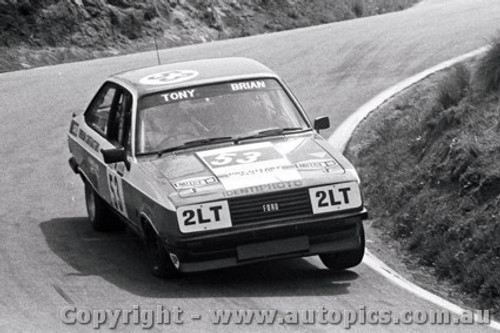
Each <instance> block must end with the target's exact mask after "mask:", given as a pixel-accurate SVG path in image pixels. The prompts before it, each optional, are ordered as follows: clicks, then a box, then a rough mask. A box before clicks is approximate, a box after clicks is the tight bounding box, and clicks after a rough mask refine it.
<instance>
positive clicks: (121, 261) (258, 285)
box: [40, 217, 358, 298]
mask: <svg viewBox="0 0 500 333" xmlns="http://www.w3.org/2000/svg"><path fill="white" fill-rule="evenodd" d="M40 228H41V230H42V232H43V234H44V236H45V239H46V240H47V243H48V245H49V247H50V249H51V250H52V252H53V253H55V254H56V255H57V256H58V257H60V258H61V259H62V260H64V261H65V262H66V263H68V264H69V265H70V266H71V267H72V268H74V269H75V270H76V272H74V273H70V274H68V275H71V276H75V275H76V276H92V275H95V276H100V277H102V278H103V279H105V280H107V281H109V282H110V283H112V284H114V285H116V286H118V287H119V288H122V289H124V290H127V291H129V292H131V293H133V294H135V295H140V296H144V297H152V298H206V297H245V296H252V297H255V296H263V297H274V296H280V297H286V296H320V295H322V296H324V295H340V294H348V293H349V287H350V285H351V281H354V280H356V279H357V278H358V275H357V274H356V273H355V272H353V271H343V272H332V271H330V270H328V269H326V268H324V269H320V268H318V267H316V266H315V265H313V264H311V263H309V262H308V261H306V260H304V259H300V258H299V259H287V260H276V261H269V262H261V263H256V264H249V265H243V266H238V267H232V268H226V269H220V270H213V271H206V272H198V273H190V274H183V275H181V276H179V277H176V278H173V279H170V280H161V279H158V278H156V277H154V276H152V275H151V273H150V271H149V268H148V267H147V265H146V253H145V251H144V248H143V244H142V241H141V240H140V238H139V237H137V236H136V235H135V234H134V233H133V232H131V231H129V230H127V231H124V232H118V233H98V232H95V231H93V230H92V229H91V228H90V225H89V223H88V220H87V218H86V217H70V218H57V219H52V220H50V221H46V222H43V223H41V224H40Z"/></svg>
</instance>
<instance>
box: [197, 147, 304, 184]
mask: <svg viewBox="0 0 500 333" xmlns="http://www.w3.org/2000/svg"><path fill="white" fill-rule="evenodd" d="M196 154H197V156H198V157H199V158H200V159H201V160H202V161H203V162H204V163H205V164H206V165H207V166H208V167H209V168H210V170H211V171H212V172H213V173H214V174H215V176H217V177H218V178H219V181H220V182H221V183H222V185H224V188H225V189H226V190H228V191H231V190H234V189H238V188H244V187H250V186H258V185H265V184H271V183H280V182H287V181H294V180H300V179H301V176H300V174H299V172H298V171H297V169H296V168H295V167H294V166H293V165H292V164H291V163H290V161H288V159H287V158H286V157H285V156H284V155H283V154H281V153H280V152H279V151H278V150H277V149H276V148H275V147H274V145H273V144H271V143H270V142H263V143H255V144H248V145H241V146H237V147H226V148H221V149H214V150H209V151H202V152H198V153H196Z"/></svg>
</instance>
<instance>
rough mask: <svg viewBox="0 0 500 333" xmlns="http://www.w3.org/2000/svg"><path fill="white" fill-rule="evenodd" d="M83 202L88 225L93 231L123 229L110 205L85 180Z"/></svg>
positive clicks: (123, 226) (123, 225)
mask: <svg viewBox="0 0 500 333" xmlns="http://www.w3.org/2000/svg"><path fill="white" fill-rule="evenodd" d="M85 203H86V206H87V214H88V216H89V221H90V225H91V226H92V229H94V230H95V231H118V230H123V229H125V224H123V223H122V222H121V221H120V220H119V219H118V217H117V216H116V215H115V214H114V213H113V211H112V210H111V207H109V205H108V204H107V203H106V202H105V201H104V200H103V199H102V198H101V197H100V196H99V195H98V194H97V193H96V192H95V191H94V189H93V188H92V186H90V184H89V183H87V182H85Z"/></svg>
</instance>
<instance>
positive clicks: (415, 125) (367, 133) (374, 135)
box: [347, 38, 500, 317]
mask: <svg viewBox="0 0 500 333" xmlns="http://www.w3.org/2000/svg"><path fill="white" fill-rule="evenodd" d="M499 93H500V38H498V39H497V40H495V41H494V42H493V43H492V48H491V49H490V50H489V51H488V52H487V53H486V54H485V55H484V56H482V57H481V58H479V59H476V60H474V61H472V62H469V63H465V64H459V65H457V66H455V67H453V68H450V69H448V70H447V71H444V72H440V73H437V74H435V75H433V76H431V77H430V78H428V79H426V80H424V81H422V82H421V83H419V84H417V85H416V86H414V87H411V88H409V89H408V90H406V91H404V92H402V93H401V94H399V95H397V96H396V97H395V98H393V99H391V100H390V101H388V102H387V103H386V104H384V105H383V106H382V107H381V108H380V109H379V110H377V111H376V112H375V113H374V114H372V115H370V116H369V117H368V119H367V120H366V121H364V122H363V123H362V124H361V126H360V127H359V128H358V129H357V130H356V133H355V135H354V137H353V139H352V141H351V143H350V145H349V148H348V150H347V155H348V157H349V158H351V160H352V161H353V163H354V164H355V165H356V166H357V168H358V171H359V172H360V177H361V179H362V182H363V183H364V186H363V189H364V196H365V198H366V199H367V201H368V206H369V210H370V212H371V215H372V217H373V218H374V219H375V222H374V226H377V227H378V228H380V229H381V230H383V232H384V233H385V234H386V236H388V237H390V238H391V239H395V240H397V242H398V243H401V244H402V245H403V254H402V256H405V255H408V257H407V258H408V260H409V261H410V262H413V263H416V264H418V265H423V266H426V267H428V268H429V269H430V272H431V273H433V274H434V275H435V276H436V277H437V278H438V279H441V280H446V281H447V282H448V283H451V284H452V285H455V286H456V287H458V289H459V290H460V292H464V293H466V294H467V295H468V297H470V298H471V299H473V304H472V305H473V306H476V307H478V308H480V309H490V310H492V314H494V315H495V316H497V317H498V316H500V223H499V221H500V211H499V209H500V116H499V110H500V94H499ZM389 241H390V240H389Z"/></svg>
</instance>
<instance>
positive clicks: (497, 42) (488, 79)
mask: <svg viewBox="0 0 500 333" xmlns="http://www.w3.org/2000/svg"><path fill="white" fill-rule="evenodd" d="M476 77H477V81H478V83H479V86H480V88H481V89H482V90H483V92H485V93H491V92H495V91H498V90H500V36H498V37H497V38H496V39H494V40H493V41H492V42H491V48H490V49H489V50H488V51H487V52H486V55H485V56H484V57H483V58H482V59H481V60H480V61H479V65H478V67H477V72H476Z"/></svg>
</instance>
